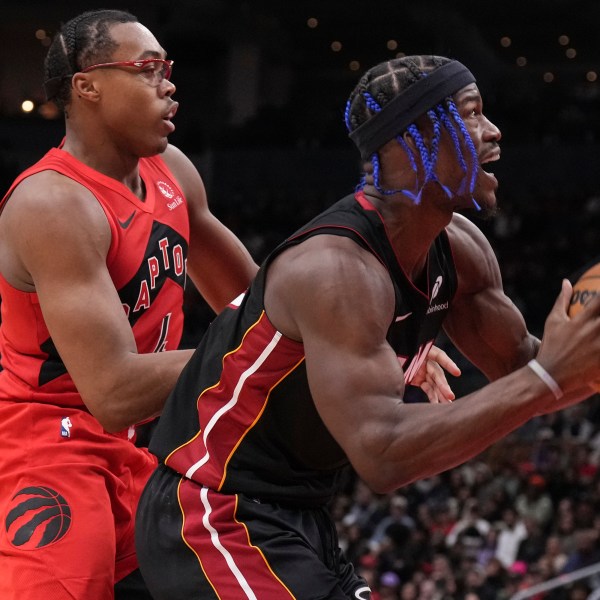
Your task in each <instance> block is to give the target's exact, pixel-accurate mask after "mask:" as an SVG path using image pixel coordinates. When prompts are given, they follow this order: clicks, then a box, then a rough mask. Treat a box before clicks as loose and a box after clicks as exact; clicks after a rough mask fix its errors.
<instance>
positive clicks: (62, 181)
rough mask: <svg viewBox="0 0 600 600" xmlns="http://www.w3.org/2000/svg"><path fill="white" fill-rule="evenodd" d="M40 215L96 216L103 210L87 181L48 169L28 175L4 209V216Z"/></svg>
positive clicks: (41, 216) (45, 216)
mask: <svg viewBox="0 0 600 600" xmlns="http://www.w3.org/2000/svg"><path fill="white" fill-rule="evenodd" d="M21 214H23V215H26V216H31V215H36V216H37V219H36V220H37V221H42V222H45V221H46V219H47V218H50V217H52V216H56V217H61V220H64V219H71V218H73V217H74V216H77V217H82V218H86V217H87V218H93V217H94V216H95V215H102V214H103V211H102V209H101V207H100V205H99V203H98V202H97V201H96V199H95V197H94V195H93V194H92V193H91V192H90V191H89V190H88V189H87V188H86V187H85V186H83V185H81V184H80V183H78V182H76V181H74V180H73V179H70V178H69V177H67V176H65V175H62V174H61V173H58V172H56V171H52V170H47V171H42V172H40V173H36V174H34V175H31V176H30V177H27V178H26V179H24V180H23V181H22V182H21V183H20V184H19V185H18V186H17V187H16V188H15V189H14V191H13V193H12V194H11V196H10V198H9V199H8V201H7V203H6V207H5V209H4V210H3V212H2V216H3V218H14V217H15V216H16V215H21Z"/></svg>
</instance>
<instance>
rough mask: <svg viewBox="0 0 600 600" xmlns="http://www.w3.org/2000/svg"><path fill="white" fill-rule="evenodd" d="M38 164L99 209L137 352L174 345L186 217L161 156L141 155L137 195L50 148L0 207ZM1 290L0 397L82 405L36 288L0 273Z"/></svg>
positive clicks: (111, 268)
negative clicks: (82, 190)
mask: <svg viewBox="0 0 600 600" xmlns="http://www.w3.org/2000/svg"><path fill="white" fill-rule="evenodd" d="M44 170H53V171H57V172H58V173H62V174H63V175H65V176H66V177H69V178H70V179H73V180H74V181H77V182H79V183H80V184H81V185H83V186H84V187H86V188H87V189H88V190H90V192H91V193H92V194H93V195H94V196H95V198H96V200H97V201H98V203H99V204H100V206H101V207H102V209H103V210H104V213H105V214H106V218H107V220H108V223H109V225H110V230H111V235H112V240H111V245H110V249H109V252H108V256H107V258H106V264H107V267H108V270H109V273H110V276H111V278H112V280H113V283H114V285H115V288H116V289H117V291H118V293H119V296H120V298H121V302H122V304H123V309H124V310H125V313H126V314H127V317H128V319H129V322H130V324H131V327H132V329H133V333H134V336H135V340H136V344H137V349H138V352H140V353H148V352H161V351H163V350H174V349H176V348H177V347H178V344H179V341H180V339H181V334H182V329H183V289H184V285H185V278H186V256H187V247H188V240H189V221H188V212H187V204H186V200H185V198H184V196H183V193H182V192H181V190H180V189H179V187H178V185H177V183H176V182H175V179H174V177H173V175H172V174H171V172H170V170H169V169H168V167H167V166H166V164H165V163H164V161H163V160H162V159H161V158H160V157H158V156H154V157H151V158H142V159H141V160H140V176H141V178H142V180H143V182H144V184H145V188H146V198H145V200H140V199H139V198H138V197H137V196H135V195H134V194H133V193H132V192H131V191H130V190H129V189H128V188H127V187H126V186H125V185H123V184H122V183H121V182H119V181H116V180H115V179H112V178H110V177H107V176H106V175H103V174H101V173H98V172H97V171H95V170H94V169H91V168H90V167H88V166H86V165H84V164H83V163H81V162H80V161H78V160H77V159H75V158H74V157H73V156H71V155H70V154H68V153H67V152H65V151H64V150H61V149H58V148H54V149H52V150H50V151H49V152H48V153H47V154H46V155H45V156H44V157H43V158H42V159H41V160H40V161H39V162H37V163H36V164H35V165H33V166H32V167H31V168H29V169H27V170H26V171H25V172H23V173H22V174H21V175H20V176H19V177H18V178H17V179H16V181H15V182H14V183H13V185H12V186H11V188H10V189H9V191H8V193H7V194H6V196H5V197H4V198H3V199H2V202H0V208H1V207H2V206H3V204H4V203H5V202H6V201H7V199H8V198H9V196H10V195H11V193H12V191H13V190H14V188H15V187H16V185H18V184H19V183H20V182H21V181H22V180H23V179H25V178H26V177H29V176H30V175H33V174H34V173H39V172H40V171H44ZM39 218H43V215H39ZM73 227H77V223H73ZM56 243H59V241H58V240H57V242H56ZM0 296H1V298H2V305H1V309H2V318H1V324H0V355H1V365H2V370H1V371H0V400H17V401H18V400H24V401H32V402H48V403H52V404H55V403H56V404H60V405H61V406H82V405H83V402H82V400H81V397H80V396H79V394H78V393H77V390H76V388H75V385H74V383H73V381H72V379H71V377H70V376H69V375H68V373H67V371H66V368H65V366H64V364H63V362H62V360H61V358H60V356H59V355H58V352H57V350H56V348H55V346H54V343H53V341H52V339H51V337H50V335H49V333H48V329H47V327H46V324H45V322H44V317H43V315H42V312H41V310H40V305H39V301H38V298H37V294H35V293H29V292H22V291H19V290H17V289H15V288H14V287H12V286H11V285H10V284H9V283H8V282H7V281H6V280H5V279H4V278H3V277H2V276H1V275H0Z"/></svg>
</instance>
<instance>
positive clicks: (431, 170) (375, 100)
mask: <svg viewBox="0 0 600 600" xmlns="http://www.w3.org/2000/svg"><path fill="white" fill-rule="evenodd" d="M449 62H451V60H450V59H448V58H445V57H441V56H411V57H404V58H399V59H393V60H390V61H387V62H384V63H381V64H379V65H377V66H376V67H373V68H372V69H370V70H369V71H367V73H365V74H364V75H363V76H362V78H361V79H360V81H359V82H358V84H357V86H356V88H355V89H354V91H353V92H352V94H351V95H350V98H349V99H348V101H347V102H346V107H345V110H344V122H345V125H346V129H347V130H348V132H351V131H354V130H355V129H356V128H358V127H359V126H360V125H362V124H363V123H365V122H366V121H367V120H369V119H370V118H371V117H372V116H373V115H374V114H376V113H378V112H380V111H381V109H382V107H383V106H385V105H386V104H387V103H388V102H390V101H391V100H392V99H393V98H395V97H396V96H397V95H398V94H400V93H401V92H403V91H404V90H406V89H407V88H408V87H410V85H412V84H413V83H415V82H416V81H418V80H419V79H421V78H423V77H427V75H428V73H429V72H431V71H432V70H434V69H435V68H437V67H440V66H442V65H444V64H446V63H449ZM426 115H427V117H428V119H429V121H430V123H431V125H432V129H433V139H432V141H431V145H430V147H429V148H428V147H427V144H426V143H425V140H424V138H423V136H422V134H421V132H420V130H419V128H418V126H417V125H416V124H415V123H412V124H410V125H409V126H408V127H407V128H406V131H407V132H408V134H409V135H410V136H411V138H412V139H413V141H414V144H415V146H416V148H417V151H418V157H417V156H416V155H415V153H414V152H413V151H412V149H411V148H410V146H409V145H408V144H407V143H406V141H405V140H404V138H403V136H402V134H399V135H397V136H396V138H395V139H396V141H397V142H398V143H399V144H400V146H401V147H402V148H403V150H404V151H405V152H406V154H407V156H408V159H409V161H410V164H411V168H412V169H413V171H414V172H415V174H416V175H418V172H419V171H418V164H417V160H419V161H420V165H421V167H422V172H423V173H424V177H423V178H422V180H421V181H418V182H417V190H416V192H414V191H411V190H405V189H384V188H383V186H382V185H381V164H380V161H379V155H378V153H377V152H374V153H373V154H372V155H371V156H370V158H369V160H370V162H371V164H372V165H373V185H374V186H375V188H376V189H377V190H378V191H379V192H380V193H381V194H383V195H392V194H396V193H402V194H404V195H406V196H408V197H410V198H411V199H412V200H413V201H414V202H415V203H417V204H418V203H419V202H420V200H421V195H422V192H423V188H424V187H425V185H426V184H427V183H429V182H431V181H434V182H436V183H437V184H438V185H440V187H441V188H442V190H443V191H444V193H445V194H446V195H447V196H448V197H451V196H452V195H453V194H452V192H451V190H450V189H449V188H448V187H447V186H444V185H443V184H442V183H441V182H440V181H439V180H438V178H437V175H436V174H435V168H436V165H437V161H438V156H439V145H440V140H441V135H442V130H443V129H445V130H446V131H448V133H449V135H450V138H451V140H452V144H453V146H454V151H455V153H456V157H457V160H458V163H459V165H460V168H461V170H462V172H463V173H464V177H463V180H462V181H461V184H460V187H459V193H461V194H462V193H464V192H465V191H466V190H468V192H469V194H471V196H472V195H473V190H474V188H475V181H476V177H477V169H476V168H474V169H473V172H472V175H471V177H470V178H468V177H467V173H468V166H467V161H466V158H465V156H464V151H463V144H462V143H461V139H460V138H461V137H462V138H463V139H464V145H466V148H467V150H468V152H469V155H470V159H471V162H472V164H473V165H477V164H478V157H477V152H476V149H475V146H474V144H473V141H472V139H471V136H470V135H469V132H468V130H467V127H466V125H465V123H464V121H463V120H462V118H461V117H460V114H459V112H458V109H457V108H456V105H455V104H454V102H453V100H452V99H451V98H447V99H445V100H443V101H442V102H440V103H439V104H438V105H437V106H435V107H433V108H432V109H430V110H428V111H427V113H426ZM467 180H468V181H467ZM365 181H366V180H365V174H364V173H363V174H362V176H361V182H360V184H359V185H358V186H357V188H358V189H362V188H363V187H364V185H365ZM473 203H474V205H475V207H476V208H477V209H479V206H478V205H477V203H476V202H475V200H474V199H473Z"/></svg>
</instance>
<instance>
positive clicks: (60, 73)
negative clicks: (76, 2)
mask: <svg viewBox="0 0 600 600" xmlns="http://www.w3.org/2000/svg"><path fill="white" fill-rule="evenodd" d="M136 22H137V18H136V17H135V16H134V15H132V14H130V13H128V12H125V11H121V10H92V11H88V12H84V13H82V14H80V15H78V16H77V17H74V18H73V19H71V20H70V21H68V22H67V23H66V24H64V25H63V26H62V28H61V30H60V31H59V33H58V34H57V35H56V36H55V38H54V40H53V41H52V44H51V45H50V49H49V50H48V54H47V55H46V60H45V62H44V80H45V81H46V82H49V81H50V80H53V81H55V82H56V87H55V89H54V92H53V95H52V96H51V97H49V99H51V100H53V101H54V102H55V103H56V105H57V106H58V107H59V108H60V109H62V110H64V108H65V106H66V105H68V104H69V102H70V101H71V82H70V79H71V77H72V76H73V74H74V73H77V71H79V70H81V69H82V68H84V67H86V66H89V65H92V64H94V63H96V62H108V61H110V58H111V55H112V53H113V52H114V50H115V49H116V47H117V45H116V44H115V42H114V40H113V39H112V37H111V35H110V27H111V26H112V25H115V24H117V23H136Z"/></svg>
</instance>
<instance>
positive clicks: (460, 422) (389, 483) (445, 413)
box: [357, 367, 590, 493]
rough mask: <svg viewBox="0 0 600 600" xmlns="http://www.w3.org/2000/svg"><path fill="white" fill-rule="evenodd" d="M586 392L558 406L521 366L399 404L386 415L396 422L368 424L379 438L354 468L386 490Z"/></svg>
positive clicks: (448, 464) (579, 394) (460, 458)
mask: <svg viewBox="0 0 600 600" xmlns="http://www.w3.org/2000/svg"><path fill="white" fill-rule="evenodd" d="M589 394H590V392H589V391H586V390H585V388H582V389H581V390H577V391H574V392H571V393H570V394H569V395H565V396H564V397H563V398H562V399H561V401H560V405H559V403H558V401H557V400H556V398H555V397H554V395H553V394H552V392H551V391H550V389H549V388H548V387H547V386H546V385H545V384H544V383H543V382H542V381H541V380H540V379H539V377H537V376H536V375H535V373H533V371H531V369H529V368H528V367H524V368H522V369H520V370H518V371H517V372H515V373H513V374H511V375H509V376H507V377H504V378H503V379H502V380H500V381H497V382H494V383H491V384H489V385H487V386H486V387H485V388H483V389H481V390H479V391H477V392H474V393H472V394H469V395H468V396H464V397H463V398H460V399H458V400H456V401H455V402H453V403H451V404H437V405H431V404H423V405H421V404H401V405H398V407H397V410H396V411H395V413H396V414H395V416H394V417H393V418H392V416H391V415H388V417H387V418H386V421H388V422H389V423H394V424H390V425H388V426H387V427H386V426H385V424H384V423H380V424H379V425H377V424H372V425H371V427H372V429H371V430H372V431H373V432H374V436H375V435H376V436H377V438H376V439H375V438H372V439H371V441H373V442H374V443H373V444H372V445H365V446H364V447H363V448H362V457H361V458H357V464H358V466H359V468H358V469H357V470H359V473H360V474H361V475H362V476H363V477H364V478H365V479H366V481H368V482H369V484H370V485H371V486H372V487H373V489H374V490H375V491H378V492H380V493H385V492H389V491H391V490H394V489H397V488H398V487H400V486H403V485H407V484H409V483H411V482H413V481H415V480H417V479H422V478H427V477H431V476H432V475H434V474H437V473H440V472H442V471H445V470H448V469H451V468H453V467H455V466H457V465H459V464H462V463H463V462H465V461H467V460H469V459H470V458H472V457H474V456H476V455H477V454H479V453H481V452H482V451H483V450H485V449H486V448H488V447H489V446H490V445H491V444H493V443H494V442H496V441H498V440H499V439H501V438H503V437H504V436H506V435H507V434H508V433H510V432H511V431H513V430H515V429H517V428H518V427H519V426H521V425H522V424H523V423H525V422H526V421H528V420H529V419H531V418H532V417H534V416H536V415H539V414H542V413H546V412H551V411H554V410H558V409H559V408H561V407H563V406H567V405H569V404H572V403H574V402H575V401H577V400H579V399H583V398H585V397H586V396H588V395H589ZM441 423H443V424H444V425H443V427H441V425H440V424H441ZM384 431H385V433H383V432H384ZM366 439H368V438H366ZM365 457H368V460H366V461H365V460H364V458H365Z"/></svg>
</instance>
